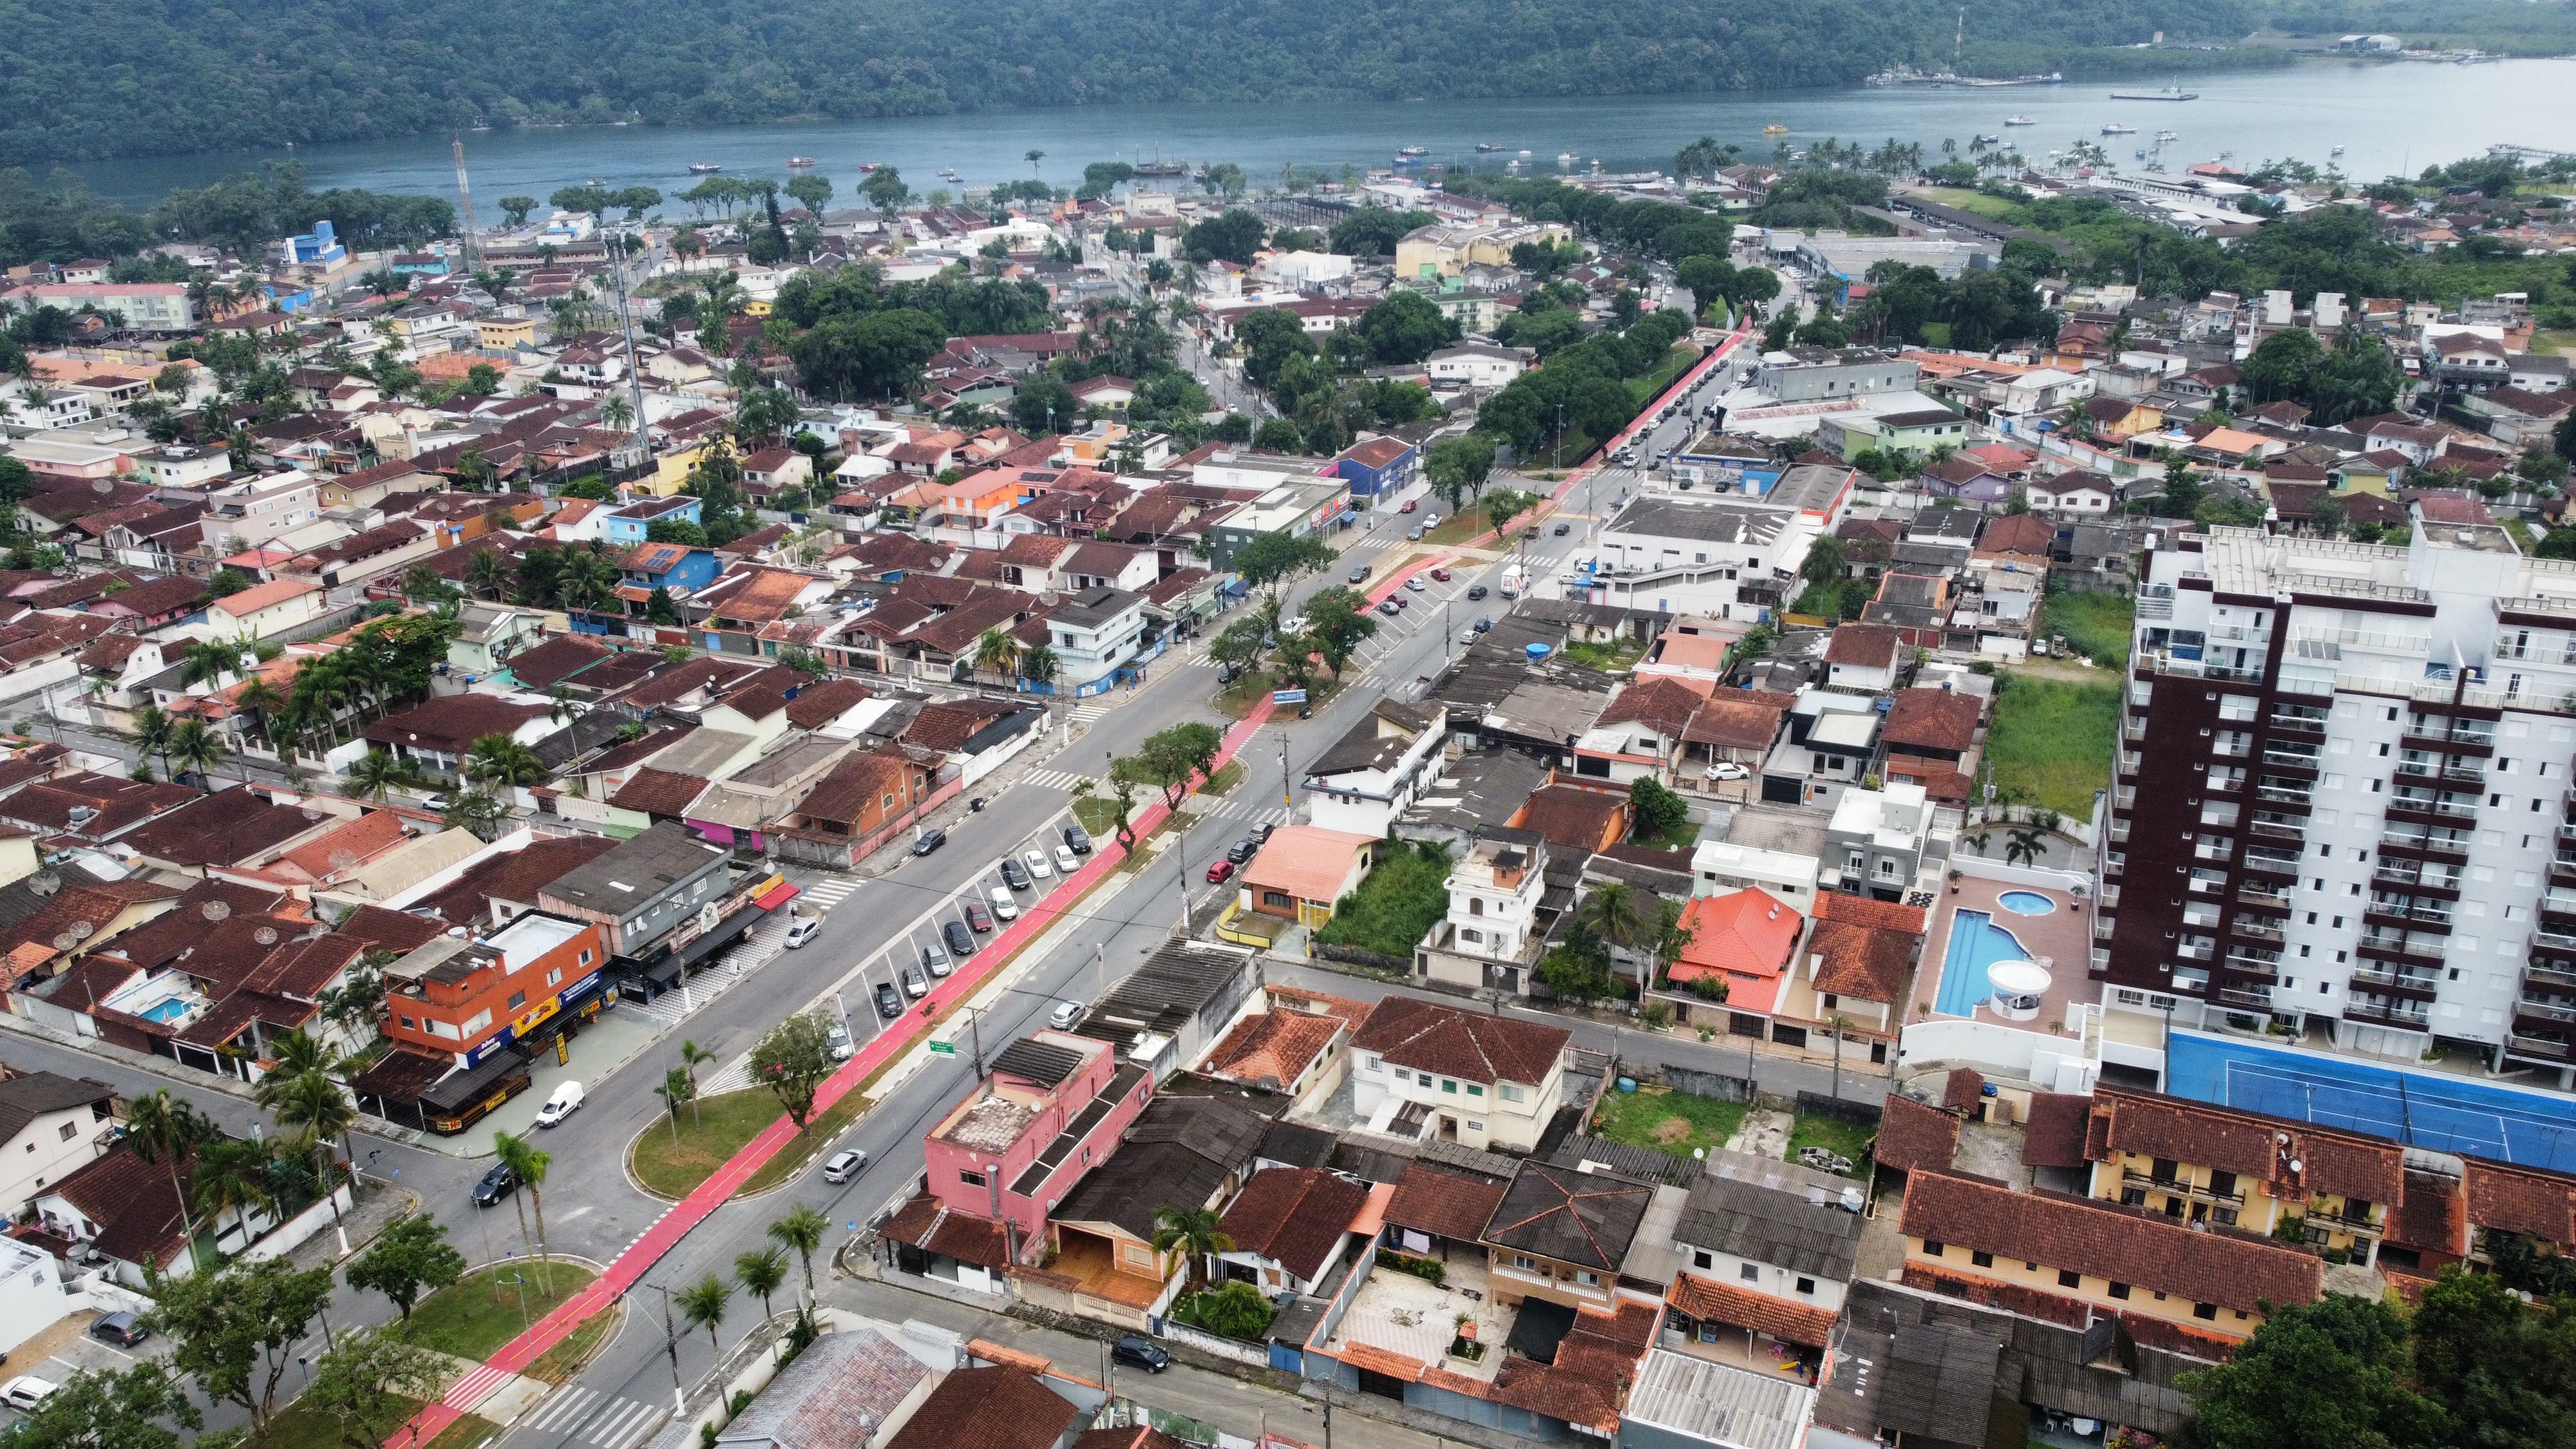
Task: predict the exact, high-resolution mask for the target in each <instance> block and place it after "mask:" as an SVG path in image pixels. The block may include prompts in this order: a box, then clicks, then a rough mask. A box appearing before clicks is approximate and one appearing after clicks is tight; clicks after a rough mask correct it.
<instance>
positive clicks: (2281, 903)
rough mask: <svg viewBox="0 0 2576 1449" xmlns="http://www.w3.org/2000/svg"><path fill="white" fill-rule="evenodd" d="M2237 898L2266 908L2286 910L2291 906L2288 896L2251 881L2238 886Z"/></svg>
mask: <svg viewBox="0 0 2576 1449" xmlns="http://www.w3.org/2000/svg"><path fill="white" fill-rule="evenodd" d="M2236 899H2237V901H2238V902H2239V903H2240V904H2243V905H2249V906H2261V907H2263V908H2264V909H2266V910H2273V911H2286V910H2288V909H2289V908H2290V898H2289V897H2288V896H2286V895H2283V894H2281V893H2280V892H2278V891H2267V890H2265V889H2263V888H2262V887H2261V886H2258V885H2255V884H2252V883H2251V882H2248V883H2247V884H2245V885H2242V886H2239V887H2237V888H2236Z"/></svg>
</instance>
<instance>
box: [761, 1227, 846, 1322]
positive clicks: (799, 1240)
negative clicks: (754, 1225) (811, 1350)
mask: <svg viewBox="0 0 2576 1449" xmlns="http://www.w3.org/2000/svg"><path fill="white" fill-rule="evenodd" d="M831 1230H832V1220H831V1219H829V1218H827V1217H825V1216H823V1214H822V1213H821V1212H819V1211H817V1210H816V1209H815V1208H814V1207H812V1206H811V1205H809V1204H806V1203H798V1204H797V1205H796V1206H795V1207H793V1208H791V1209H789V1211H788V1214H787V1216H785V1217H783V1218H780V1219H779V1220H778V1221H776V1222H774V1223H771V1224H770V1225H769V1236H770V1238H771V1239H772V1240H773V1241H775V1242H776V1243H777V1244H778V1245H779V1246H780V1247H782V1248H793V1249H795V1250H796V1256H797V1257H798V1258H799V1259H801V1260H803V1262H804V1264H805V1302H806V1305H807V1307H808V1308H811V1306H812V1304H813V1301H814V1254H815V1251H816V1250H817V1249H819V1248H821V1247H822V1246H823V1235H824V1234H825V1233H828V1232H830V1231H831Z"/></svg>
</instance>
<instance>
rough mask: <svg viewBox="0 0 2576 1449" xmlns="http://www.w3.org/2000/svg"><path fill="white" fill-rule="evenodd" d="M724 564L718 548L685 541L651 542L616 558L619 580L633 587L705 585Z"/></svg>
mask: <svg viewBox="0 0 2576 1449" xmlns="http://www.w3.org/2000/svg"><path fill="white" fill-rule="evenodd" d="M720 571H721V567H720V565H719V564H718V562H717V560H716V551H715V550H714V549H711V548H691V547H690V546H689V545H687V544H685V543H648V544H644V545H642V546H641V547H639V548H637V549H636V550H635V551H634V552H632V553H629V554H628V555H626V557H624V558H622V559H619V560H618V561H617V572H618V575H619V579H618V581H619V582H620V583H624V584H627V585H630V586H632V587H634V588H639V589H645V590H652V589H690V590H696V589H702V588H705V587H706V586H707V585H709V584H711V583H714V582H715V578H716V575H717V573H719V572H720Z"/></svg>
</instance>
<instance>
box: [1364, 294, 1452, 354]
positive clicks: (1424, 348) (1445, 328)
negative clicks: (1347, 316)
mask: <svg viewBox="0 0 2576 1449" xmlns="http://www.w3.org/2000/svg"><path fill="white" fill-rule="evenodd" d="M1354 330H1356V331H1357V332H1358V333H1359V335H1360V336H1361V337H1362V338H1364V339H1366V340H1367V342H1368V346H1369V354H1370V356H1371V357H1373V358H1374V359H1376V360H1377V361H1379V362H1381V363H1409V362H1420V361H1421V360H1422V359H1424V358H1426V357H1428V356H1430V355H1431V354H1432V352H1433V351H1434V350H1435V349H1438V348H1441V347H1445V346H1447V345H1448V344H1450V343H1452V342H1455V341H1457V340H1458V324H1457V323H1455V322H1453V321H1451V320H1449V319H1448V318H1447V317H1444V316H1442V315H1441V313H1440V308H1439V307H1438V306H1436V305H1434V304H1433V303H1432V301H1431V300H1430V299H1429V298H1427V297H1425V296H1423V295H1422V294H1421V293H1419V292H1414V291H1398V292H1393V293H1390V294H1389V295H1388V296H1387V298H1386V299H1385V300H1384V301H1381V302H1378V303H1376V304H1375V305H1373V306H1371V307H1370V308H1369V309H1368V310H1367V311H1365V312H1363V313H1361V314H1360V320H1359V321H1358V323H1357V324H1355V327H1354Z"/></svg>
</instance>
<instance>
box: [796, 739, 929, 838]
mask: <svg viewBox="0 0 2576 1449" xmlns="http://www.w3.org/2000/svg"><path fill="white" fill-rule="evenodd" d="M904 769H905V762H904V761H903V760H901V759H900V758H897V757H896V756H893V755H889V754H886V753H884V752H882V751H868V752H865V753H861V754H854V755H847V756H844V757H843V758H842V759H841V761H840V763H838V764H836V765H834V766H833V767H832V768H831V770H830V772H829V773H827V774H825V775H824V776H823V778H822V779H821V780H818V781H816V782H815V785H814V788H813V789H812V790H810V791H808V792H807V793H806V795H805V799H804V801H803V803H801V804H799V805H798V806H797V807H796V810H797V814H799V815H800V816H802V817H804V818H805V819H808V820H828V821H831V822H833V823H834V824H838V825H849V824H852V823H854V822H855V821H857V820H858V819H859V817H860V816H862V815H864V814H866V813H867V807H868V802H869V801H871V800H874V799H877V798H880V797H882V796H886V795H892V796H895V797H896V798H897V800H898V802H900V801H901V800H902V798H903V796H904V793H905V792H904V782H903V772H904Z"/></svg>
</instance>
